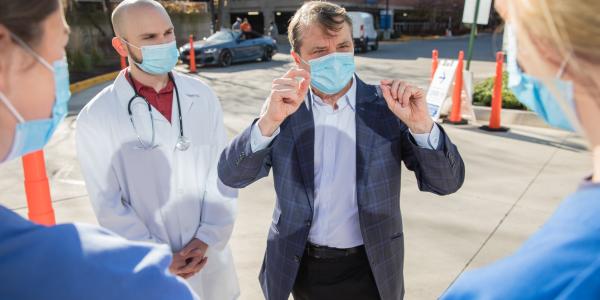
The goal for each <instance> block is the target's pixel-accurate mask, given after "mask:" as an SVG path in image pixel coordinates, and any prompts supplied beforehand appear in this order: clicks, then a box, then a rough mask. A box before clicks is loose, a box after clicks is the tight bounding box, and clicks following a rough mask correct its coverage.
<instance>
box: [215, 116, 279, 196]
mask: <svg viewBox="0 0 600 300" xmlns="http://www.w3.org/2000/svg"><path fill="white" fill-rule="evenodd" d="M257 121H258V119H256V120H254V122H253V123H252V125H250V126H248V128H246V129H245V130H244V131H243V132H242V133H240V134H239V135H238V136H236V137H235V138H234V139H233V141H231V143H230V144H229V146H227V148H225V150H223V152H222V153H221V158H220V159H219V166H218V171H219V178H220V179H221V181H222V182H223V183H224V184H226V185H228V186H230V187H234V188H243V187H246V186H248V185H250V184H251V183H253V182H255V181H257V180H259V179H261V178H263V177H266V176H267V175H269V172H270V170H271V149H272V145H273V143H275V142H276V141H277V137H276V138H275V139H274V140H273V141H272V142H271V144H270V145H269V146H268V147H267V148H265V149H262V150H260V151H256V152H252V146H251V139H252V126H253V125H254V124H255V123H256V122H257Z"/></svg>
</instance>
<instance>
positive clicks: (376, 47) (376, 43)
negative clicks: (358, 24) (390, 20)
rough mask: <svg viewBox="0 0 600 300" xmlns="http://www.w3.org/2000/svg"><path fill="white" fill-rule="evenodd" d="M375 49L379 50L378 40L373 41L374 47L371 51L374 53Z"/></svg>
mask: <svg viewBox="0 0 600 300" xmlns="http://www.w3.org/2000/svg"><path fill="white" fill-rule="evenodd" d="M377 49H379V40H375V45H373V46H372V47H371V50H373V51H375V50H377Z"/></svg>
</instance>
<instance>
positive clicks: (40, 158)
mask: <svg viewBox="0 0 600 300" xmlns="http://www.w3.org/2000/svg"><path fill="white" fill-rule="evenodd" d="M22 160H23V173H24V175H25V194H26V195H27V207H28V209H29V213H28V216H29V219H30V220H31V221H33V222H35V223H38V224H41V225H46V226H50V225H54V224H56V220H55V218H54V209H53V208H52V200H51V198H50V184H49V183H48V177H47V176H46V163H45V161H44V152H43V151H42V150H40V151H37V152H33V153H31V154H27V155H25V156H23V159H22Z"/></svg>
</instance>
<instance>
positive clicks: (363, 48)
mask: <svg viewBox="0 0 600 300" xmlns="http://www.w3.org/2000/svg"><path fill="white" fill-rule="evenodd" d="M367 51H369V39H368V38H366V39H365V42H364V43H363V44H362V45H361V47H360V52H362V53H367Z"/></svg>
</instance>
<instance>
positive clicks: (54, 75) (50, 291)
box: [0, 0, 196, 299]
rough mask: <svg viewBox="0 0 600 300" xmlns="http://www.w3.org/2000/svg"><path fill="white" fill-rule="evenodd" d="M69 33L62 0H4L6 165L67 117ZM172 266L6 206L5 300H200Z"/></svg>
mask: <svg viewBox="0 0 600 300" xmlns="http://www.w3.org/2000/svg"><path fill="white" fill-rule="evenodd" d="M68 35H69V29H68V26H67V24H66V22H65V19H64V15H63V10H62V7H61V5H60V0H18V1H17V0H0V162H4V161H7V160H10V159H16V158H19V157H20V156H22V155H24V154H27V153H30V152H32V151H36V150H39V149H41V148H42V147H43V146H44V145H45V144H46V142H47V141H48V139H50V137H51V136H52V133H53V132H54V130H55V129H56V126H57V125H58V124H59V123H60V122H61V121H62V119H63V118H64V116H65V114H66V112H67V102H68V100H69V97H70V93H69V76H68V68H67V65H66V62H65V49H64V48H65V46H66V44H67V41H68ZM0 197H1V195H0ZM170 262H171V254H170V250H169V249H168V248H167V247H166V246H165V247H159V246H152V245H149V244H145V243H134V242H128V241H126V240H124V239H122V238H120V237H117V236H116V235H114V234H112V233H110V232H108V231H106V230H103V229H101V228H99V227H95V226H88V225H81V224H64V225H58V226H53V227H44V226H39V225H35V224H33V223H31V222H29V221H27V220H25V219H23V218H21V217H20V216H18V215H17V214H15V213H13V212H12V211H10V210H9V209H7V208H5V207H3V206H2V205H0V299H196V296H195V295H194V294H193V293H192V292H191V291H190V289H189V287H188V286H187V285H186V283H185V282H183V281H182V280H181V279H178V278H177V277H175V276H173V275H172V274H170V273H169V271H168V267H169V264H170Z"/></svg>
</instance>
